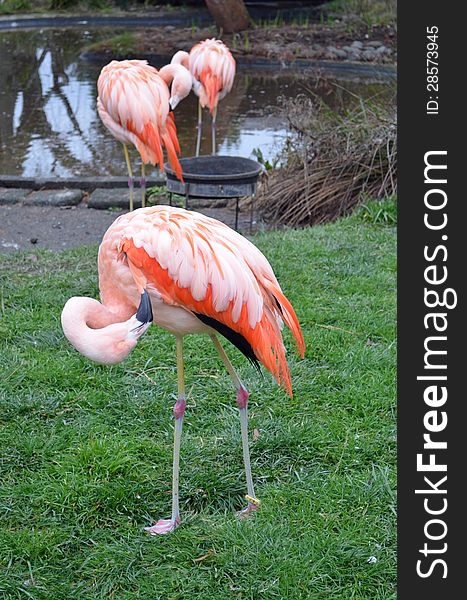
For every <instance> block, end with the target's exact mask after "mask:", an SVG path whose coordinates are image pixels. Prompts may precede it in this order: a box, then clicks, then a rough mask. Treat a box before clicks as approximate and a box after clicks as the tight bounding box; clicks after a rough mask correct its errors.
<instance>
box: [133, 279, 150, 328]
mask: <svg viewBox="0 0 467 600" xmlns="http://www.w3.org/2000/svg"><path fill="white" fill-rule="evenodd" d="M134 320H135V323H136V326H135V327H133V328H132V329H131V331H132V332H133V333H134V334H135V335H136V336H137V337H140V336H141V335H143V333H144V332H145V331H146V330H147V329H148V327H149V325H151V323H152V321H153V315H152V306H151V299H150V298H149V294H148V293H147V292H146V290H144V292H143V293H142V294H141V301H140V303H139V307H138V310H137V312H136V314H135V316H134Z"/></svg>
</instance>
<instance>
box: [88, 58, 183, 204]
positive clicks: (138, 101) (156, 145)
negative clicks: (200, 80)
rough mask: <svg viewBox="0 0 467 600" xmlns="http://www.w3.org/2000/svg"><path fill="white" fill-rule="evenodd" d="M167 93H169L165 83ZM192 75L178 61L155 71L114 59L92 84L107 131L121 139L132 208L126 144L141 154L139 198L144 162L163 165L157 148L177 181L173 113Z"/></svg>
mask: <svg viewBox="0 0 467 600" xmlns="http://www.w3.org/2000/svg"><path fill="white" fill-rule="evenodd" d="M170 84H171V85H172V91H171V92H170V91H169V85H170ZM191 87H192V78H191V75H190V73H189V72H188V71H187V69H185V67H183V66H182V65H175V64H174V65H167V66H165V67H163V68H162V69H161V70H160V71H157V69H155V68H154V67H151V66H150V65H148V63H147V61H145V60H122V61H117V60H113V61H112V62H110V63H109V64H108V65H106V66H105V67H104V68H103V69H102V71H101V73H100V75H99V79H98V82H97V89H98V93H99V95H98V98H97V111H98V113H99V116H100V118H101V119H102V121H103V123H104V125H105V126H106V127H107V129H108V130H109V131H110V133H111V134H112V135H113V136H114V137H115V138H116V139H117V140H119V141H120V142H122V143H123V150H124V153H125V161H126V165H127V169H128V186H129V188H130V211H131V210H133V186H134V181H133V172H132V169H131V162H130V155H129V152H128V145H129V144H131V145H133V146H135V147H136V149H137V150H138V152H139V154H140V156H141V201H142V205H143V206H144V203H145V196H146V177H145V165H146V164H148V163H150V164H153V165H159V167H160V168H161V170H163V169H164V156H163V151H162V147H165V149H166V151H167V155H168V159H169V162H170V164H171V166H172V168H173V169H174V171H175V172H176V174H177V177H178V178H179V179H182V169H181V166H180V163H179V161H178V158H177V154H179V153H180V145H179V143H178V139H177V129H176V127H175V121H174V118H173V114H172V113H171V112H170V111H172V110H173V109H174V108H175V107H176V106H177V104H178V103H179V102H180V100H181V99H182V98H184V97H185V96H187V95H188V94H189V93H190V90H191Z"/></svg>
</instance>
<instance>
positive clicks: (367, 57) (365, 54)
mask: <svg viewBox="0 0 467 600" xmlns="http://www.w3.org/2000/svg"><path fill="white" fill-rule="evenodd" d="M133 35H134V37H133V40H132V41H131V42H129V41H127V42H126V43H127V44H129V46H120V42H119V39H118V38H110V39H108V40H103V41H102V42H99V43H98V44H94V45H92V46H91V47H89V48H87V49H84V54H83V56H84V57H89V58H90V57H92V56H93V55H94V56H96V55H99V56H100V57H106V56H107V55H108V56H109V57H112V58H115V57H116V55H118V57H119V58H124V57H125V56H126V55H133V54H137V55H138V56H140V57H141V56H155V55H161V56H170V55H171V54H173V49H174V48H178V49H179V50H186V51H189V50H190V49H191V48H192V46H193V45H194V44H195V43H196V42H198V41H200V40H204V39H206V38H210V37H214V36H219V32H218V31H217V29H216V27H214V26H211V27H204V28H197V27H195V28H179V27H173V26H166V27H160V28H152V29H148V30H145V31H143V32H135V33H134V34H133ZM221 37H222V40H223V41H224V43H226V44H227V46H228V47H229V48H230V50H231V52H232V54H233V55H234V57H235V58H236V59H246V60H248V61H253V62H254V61H255V60H257V59H269V60H273V61H278V62H280V61H293V60H295V59H307V60H317V59H326V60H336V61H341V60H351V61H357V62H373V63H385V64H394V63H395V62H396V51H397V32H396V29H395V27H394V26H393V25H391V24H386V25H373V26H369V27H368V26H366V25H361V24H359V25H355V24H353V25H352V26H349V24H348V23H346V22H334V23H331V24H328V25H325V24H321V23H309V24H306V25H296V24H294V25H290V24H283V25H280V26H264V27H256V28H252V29H249V30H247V31H244V32H241V33H237V34H225V33H224V34H223V35H222V36H221Z"/></svg>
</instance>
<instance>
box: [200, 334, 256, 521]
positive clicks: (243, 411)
mask: <svg viewBox="0 0 467 600" xmlns="http://www.w3.org/2000/svg"><path fill="white" fill-rule="evenodd" d="M211 339H212V341H213V344H214V346H215V348H216V350H217V352H218V353H219V356H220V357H221V359H222V362H223V363H224V365H225V368H226V369H227V372H228V373H229V375H230V379H231V380H232V383H233V384H234V386H235V388H236V390H237V406H238V410H239V412H240V426H241V431H242V448H243V462H244V465H245V474H246V485H247V491H248V494H247V496H246V499H247V501H248V505H247V506H246V507H245V508H244V509H243V510H241V511H240V512H239V513H237V516H238V517H239V518H241V519H243V518H245V517H248V516H249V515H250V514H251V513H252V512H254V511H255V510H257V509H258V508H259V505H260V502H259V500H258V499H257V498H256V496H255V489H254V486H253V477H252V475H251V464H250V448H249V444H248V396H249V393H248V392H247V390H246V388H245V386H244V385H243V383H242V382H241V380H240V378H239V376H238V375H237V373H236V371H235V369H234V367H233V365H232V363H231V362H230V360H229V357H228V356H227V354H226V352H225V350H224V348H223V347H222V344H221V343H220V342H219V340H218V339H217V336H216V335H214V334H213V335H211Z"/></svg>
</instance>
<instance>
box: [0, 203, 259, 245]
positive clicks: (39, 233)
mask: <svg viewBox="0 0 467 600" xmlns="http://www.w3.org/2000/svg"><path fill="white" fill-rule="evenodd" d="M124 212H125V211H123V210H96V209H92V208H87V207H86V206H85V205H79V206H74V207H62V208H56V207H49V206H21V205H19V204H12V205H8V206H0V252H14V251H16V250H26V251H27V250H30V251H34V249H37V248H47V249H48V250H54V251H61V250H66V249H69V248H76V247H77V246H82V245H88V244H96V243H100V241H101V240H102V236H103V235H104V233H105V231H106V230H107V228H108V227H109V226H110V225H111V223H113V221H114V220H115V219H116V218H117V217H118V216H119V215H121V214H123V213H124ZM200 212H203V214H205V215H208V216H210V217H213V218H215V219H219V220H220V221H223V222H224V223H226V224H227V225H229V226H230V227H233V226H234V222H235V211H234V210H232V209H230V208H211V209H203V210H202V211H200ZM249 223H250V214H249V211H246V212H240V215H239V230H240V231H241V232H242V233H248V232H249ZM254 225H256V224H255V223H254Z"/></svg>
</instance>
